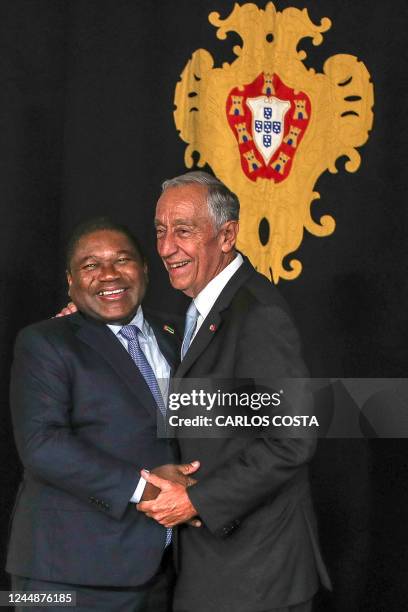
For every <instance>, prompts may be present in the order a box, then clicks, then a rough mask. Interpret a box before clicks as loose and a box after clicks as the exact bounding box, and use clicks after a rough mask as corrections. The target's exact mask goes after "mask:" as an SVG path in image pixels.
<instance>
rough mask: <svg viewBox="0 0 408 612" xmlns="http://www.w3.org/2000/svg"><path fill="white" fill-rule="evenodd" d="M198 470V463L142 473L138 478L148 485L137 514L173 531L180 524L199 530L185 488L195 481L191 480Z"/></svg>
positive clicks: (159, 468) (170, 466) (198, 523)
mask: <svg viewBox="0 0 408 612" xmlns="http://www.w3.org/2000/svg"><path fill="white" fill-rule="evenodd" d="M199 467H200V462H199V461H192V462H191V463H185V464H182V465H172V464H168V465H161V466H159V467H156V468H154V469H153V470H151V471H150V472H147V471H146V470H142V471H141V476H142V477H143V478H144V479H145V480H146V481H147V484H146V487H145V490H144V492H143V495H142V500H141V501H140V502H139V503H138V504H137V509H138V510H139V512H144V513H145V514H146V516H148V517H150V518H152V519H154V520H156V521H157V522H158V523H160V525H163V526H164V527H175V526H176V525H179V524H180V523H188V524H189V525H192V526H193V527H201V521H200V520H199V519H198V518H194V517H197V510H196V509H195V508H194V506H193V504H192V503H191V501H190V498H189V496H188V495H187V487H190V486H191V485H193V484H195V483H196V482H197V481H196V480H195V479H194V478H191V477H190V474H194V472H196V471H197V470H198V469H199Z"/></svg>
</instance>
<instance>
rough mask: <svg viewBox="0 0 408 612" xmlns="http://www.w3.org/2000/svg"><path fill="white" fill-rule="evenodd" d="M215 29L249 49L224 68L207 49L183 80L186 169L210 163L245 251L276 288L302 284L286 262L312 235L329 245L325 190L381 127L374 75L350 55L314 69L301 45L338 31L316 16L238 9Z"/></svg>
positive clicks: (179, 95)
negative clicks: (323, 184) (328, 177)
mask: <svg viewBox="0 0 408 612" xmlns="http://www.w3.org/2000/svg"><path fill="white" fill-rule="evenodd" d="M209 21H210V23H211V24H212V25H213V26H215V27H216V28H217V37H218V38H220V39H222V40H224V39H225V38H226V37H227V33H228V32H233V31H235V32H237V33H238V34H239V36H240V37H241V39H242V46H239V45H237V46H235V47H234V48H233V52H234V54H235V55H236V59H235V60H234V61H233V62H231V63H230V64H229V63H226V62H225V63H224V64H223V65H222V67H221V68H214V61H213V58H212V56H211V55H210V53H209V52H208V51H206V50H205V49H198V50H197V51H195V52H194V53H193V55H192V57H191V59H190V60H189V62H188V63H187V64H186V66H185V68H184V70H183V72H182V74H181V80H180V81H179V82H178V83H177V86H176V91H175V106H176V110H175V112H174V118H175V123H176V127H177V129H178V130H179V132H180V136H181V138H182V139H183V140H184V141H185V142H186V143H188V144H187V147H186V151H185V164H186V166H187V167H188V168H191V167H192V166H193V163H194V160H193V154H194V153H195V152H196V153H198V161H197V164H198V166H199V167H203V166H204V165H205V164H209V165H210V166H211V168H212V169H213V171H214V173H215V175H216V176H217V177H218V178H220V179H221V180H222V181H223V182H224V183H225V184H226V185H228V187H229V188H230V189H231V190H232V191H234V192H235V193H236V194H237V195H238V197H239V198H240V201H241V229H240V234H239V243H238V248H240V249H241V250H242V251H243V252H244V253H245V254H247V255H248V256H249V257H250V259H251V261H252V262H253V264H254V265H255V266H256V268H257V269H258V270H259V271H260V272H262V273H263V274H265V275H266V276H267V277H268V278H270V279H271V280H273V282H275V283H277V282H278V281H279V279H280V278H283V279H288V280H291V279H295V278H296V277H297V276H299V274H300V272H301V270H302V264H301V262H300V261H299V260H298V259H290V260H289V261H287V262H286V261H284V259H285V257H286V256H288V255H289V254H292V253H294V252H295V251H296V250H297V249H298V248H299V247H300V245H301V243H302V239H303V233H304V229H306V230H307V231H308V232H310V233H311V234H313V235H315V236H320V237H322V236H328V235H329V234H331V233H332V232H333V231H334V229H335V221H334V219H333V217H332V216H329V215H323V216H322V217H321V218H320V219H319V220H317V221H316V220H314V219H313V218H312V214H311V210H310V209H311V205H312V202H313V201H314V200H316V199H318V198H320V194H319V193H317V192H316V191H314V186H315V184H316V181H317V180H318V178H319V176H320V175H321V174H322V173H323V172H325V171H326V170H329V172H331V173H336V172H337V168H336V160H337V159H338V158H339V157H340V156H346V157H347V158H348V159H347V161H346V163H345V168H346V170H347V171H348V172H355V171H356V170H357V169H358V167H359V165H360V160H361V158H360V154H359V153H358V151H357V150H356V147H361V146H362V145H363V144H364V143H365V142H366V141H367V139H368V133H369V130H370V129H371V127H372V123H373V113H372V107H373V104H374V93H373V85H372V83H371V82H370V75H369V73H368V71H367V69H366V67H365V66H364V64H363V63H362V62H361V61H359V60H358V59H357V58H356V57H355V56H353V55H346V54H339V55H333V56H332V57H330V58H329V59H327V60H326V62H325V63H324V66H323V73H316V71H315V70H314V69H313V68H307V67H306V66H305V64H304V63H303V62H304V60H305V58H306V52H305V51H303V50H299V48H298V47H299V41H300V40H302V39H303V38H306V37H309V38H311V39H312V42H313V44H314V45H320V43H321V42H322V40H323V36H322V32H326V31H327V30H328V29H329V28H330V27H331V22H330V20H329V19H328V18H326V17H325V18H323V19H322V20H321V21H320V25H315V24H313V23H312V21H311V20H310V19H309V15H308V12H307V9H303V10H299V9H296V8H287V9H285V10H283V11H282V12H278V11H277V10H276V9H275V6H274V5H273V3H272V2H268V4H267V5H266V6H265V9H259V8H258V7H257V6H256V5H255V4H252V3H248V4H244V5H242V6H239V5H238V4H235V6H234V9H233V11H232V12H231V14H230V15H229V16H228V17H227V18H226V19H221V18H220V15H219V13H216V12H212V13H211V14H210V15H209ZM260 228H261V232H260Z"/></svg>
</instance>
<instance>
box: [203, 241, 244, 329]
mask: <svg viewBox="0 0 408 612" xmlns="http://www.w3.org/2000/svg"><path fill="white" fill-rule="evenodd" d="M243 263H244V259H243V257H242V255H241V253H237V254H236V256H235V258H234V259H233V260H232V261H231V263H230V264H228V266H226V267H225V268H224V269H223V270H222V271H221V272H220V273H219V274H217V276H215V277H214V278H213V279H212V280H210V282H209V283H208V285H206V286H205V287H204V289H202V291H200V293H199V294H198V295H197V296H196V297H195V298H194V300H193V301H194V304H195V305H196V308H197V310H198V312H199V313H200V316H201V317H202V318H203V319H205V318H206V316H207V315H208V313H209V312H210V310H211V308H212V307H213V306H214V304H215V301H216V300H217V298H218V296H219V295H220V293H221V291H222V290H223V289H224V287H225V285H226V284H227V283H228V281H229V279H230V278H231V277H232V276H233V275H234V274H235V272H236V271H237V270H238V268H239V267H240V266H241V265H242V264H243Z"/></svg>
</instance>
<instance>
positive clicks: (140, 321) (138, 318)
mask: <svg viewBox="0 0 408 612" xmlns="http://www.w3.org/2000/svg"><path fill="white" fill-rule="evenodd" d="M127 325H137V327H138V328H139V329H140V331H141V332H142V334H143V335H146V325H147V323H146V321H145V318H144V316H143V310H142V307H141V306H139V308H138V309H137V311H136V314H135V316H134V317H133V319H132V320H131V321H130V322H129V323H127ZM108 327H109V329H110V330H112V331H113V333H114V334H115V336H117V335H118V333H119V332H120V330H121V329H122V327H124V326H123V325H109V324H108Z"/></svg>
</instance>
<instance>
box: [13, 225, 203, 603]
mask: <svg viewBox="0 0 408 612" xmlns="http://www.w3.org/2000/svg"><path fill="white" fill-rule="evenodd" d="M67 270H68V272H67V277H68V284H69V291H70V295H71V297H72V299H73V300H75V303H76V305H77V306H78V308H79V312H78V313H76V314H73V315H71V316H67V317H63V318H55V319H52V320H48V321H43V322H41V323H37V324H35V325H31V326H30V327H28V328H26V329H24V330H23V331H22V332H21V333H20V334H19V336H18V339H17V342H16V347H15V359H14V363H13V370H12V380H11V408H12V417H13V425H14V432H15V438H16V442H17V447H18V451H19V455H20V458H21V460H22V463H23V466H24V478H23V482H22V484H21V486H20V489H19V492H18V496H17V501H16V505H15V510H14V515H13V522H12V529H11V539H10V546H9V551H8V560H7V570H8V571H9V572H10V573H11V574H12V587H13V589H14V590H23V591H33V590H35V591H41V592H44V591H45V592H46V591H51V590H55V589H57V590H58V589H65V590H69V591H75V592H76V593H77V608H76V609H77V610H81V611H87V610H98V611H102V612H104V611H106V612H108V611H109V612H114V611H115V610H121V611H122V610H123V611H129V612H130V611H132V612H136V611H143V612H146V611H151V612H158V611H159V612H164V611H167V610H169V609H171V608H170V601H171V570H170V569H169V567H167V557H169V554H168V553H167V554H166V552H165V551H166V550H168V548H167V546H168V544H169V542H170V540H171V532H170V530H169V529H166V528H165V527H163V526H161V525H159V524H158V523H157V522H154V521H152V520H150V519H149V518H147V517H145V515H143V514H141V513H139V512H137V511H136V507H135V503H136V502H137V501H139V500H140V499H151V498H153V497H154V495H155V494H157V493H158V491H157V490H155V489H154V487H153V485H150V484H147V485H146V482H145V481H143V479H141V478H140V470H141V468H145V467H147V468H150V469H152V470H153V472H156V473H157V474H161V475H162V476H164V477H165V478H170V480H175V481H177V482H178V483H179V484H180V486H187V485H188V484H189V479H188V473H192V472H193V471H195V469H196V468H197V464H195V465H190V466H172V465H167V464H169V462H172V463H174V452H173V449H172V447H171V445H170V444H169V443H168V441H167V440H165V439H160V438H158V437H157V433H156V427H157V418H159V419H163V418H164V415H163V412H164V410H163V406H164V401H163V396H165V395H166V392H167V389H166V388H164V387H165V386H166V384H168V379H169V375H170V371H171V369H172V368H173V367H174V364H175V363H176V362H177V361H178V354H177V352H178V345H177V344H176V343H175V341H174V336H173V333H172V332H173V330H172V328H171V327H170V326H168V325H165V323H166V321H163V320H160V319H158V318H157V317H155V316H153V315H151V316H150V315H148V313H147V312H146V313H144V311H143V310H142V308H141V306H140V304H141V301H142V300H143V297H144V293H145V289H146V284H147V267H146V262H145V260H144V258H143V255H142V254H141V251H140V247H139V245H138V243H137V240H136V239H135V237H134V236H133V235H132V234H131V233H130V232H129V230H128V229H127V228H125V227H123V226H119V225H116V224H114V223H111V222H109V221H107V220H105V219H102V220H96V221H91V222H89V223H87V224H84V225H83V226H81V227H79V228H78V229H77V231H76V232H75V233H74V235H73V237H72V239H71V241H70V244H69V247H68V256H67ZM166 330H167V331H166ZM160 383H161V385H162V386H161V388H160V386H159V385H160ZM156 466H162V467H159V468H157V470H155V468H156ZM24 609H26V608H24ZM33 609H34V608H33ZM38 609H39V608H38V607H36V608H35V610H38ZM40 609H41V608H40ZM44 609H46V610H50V609H54V608H50V607H47V608H44ZM55 609H59V608H58V607H55Z"/></svg>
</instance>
